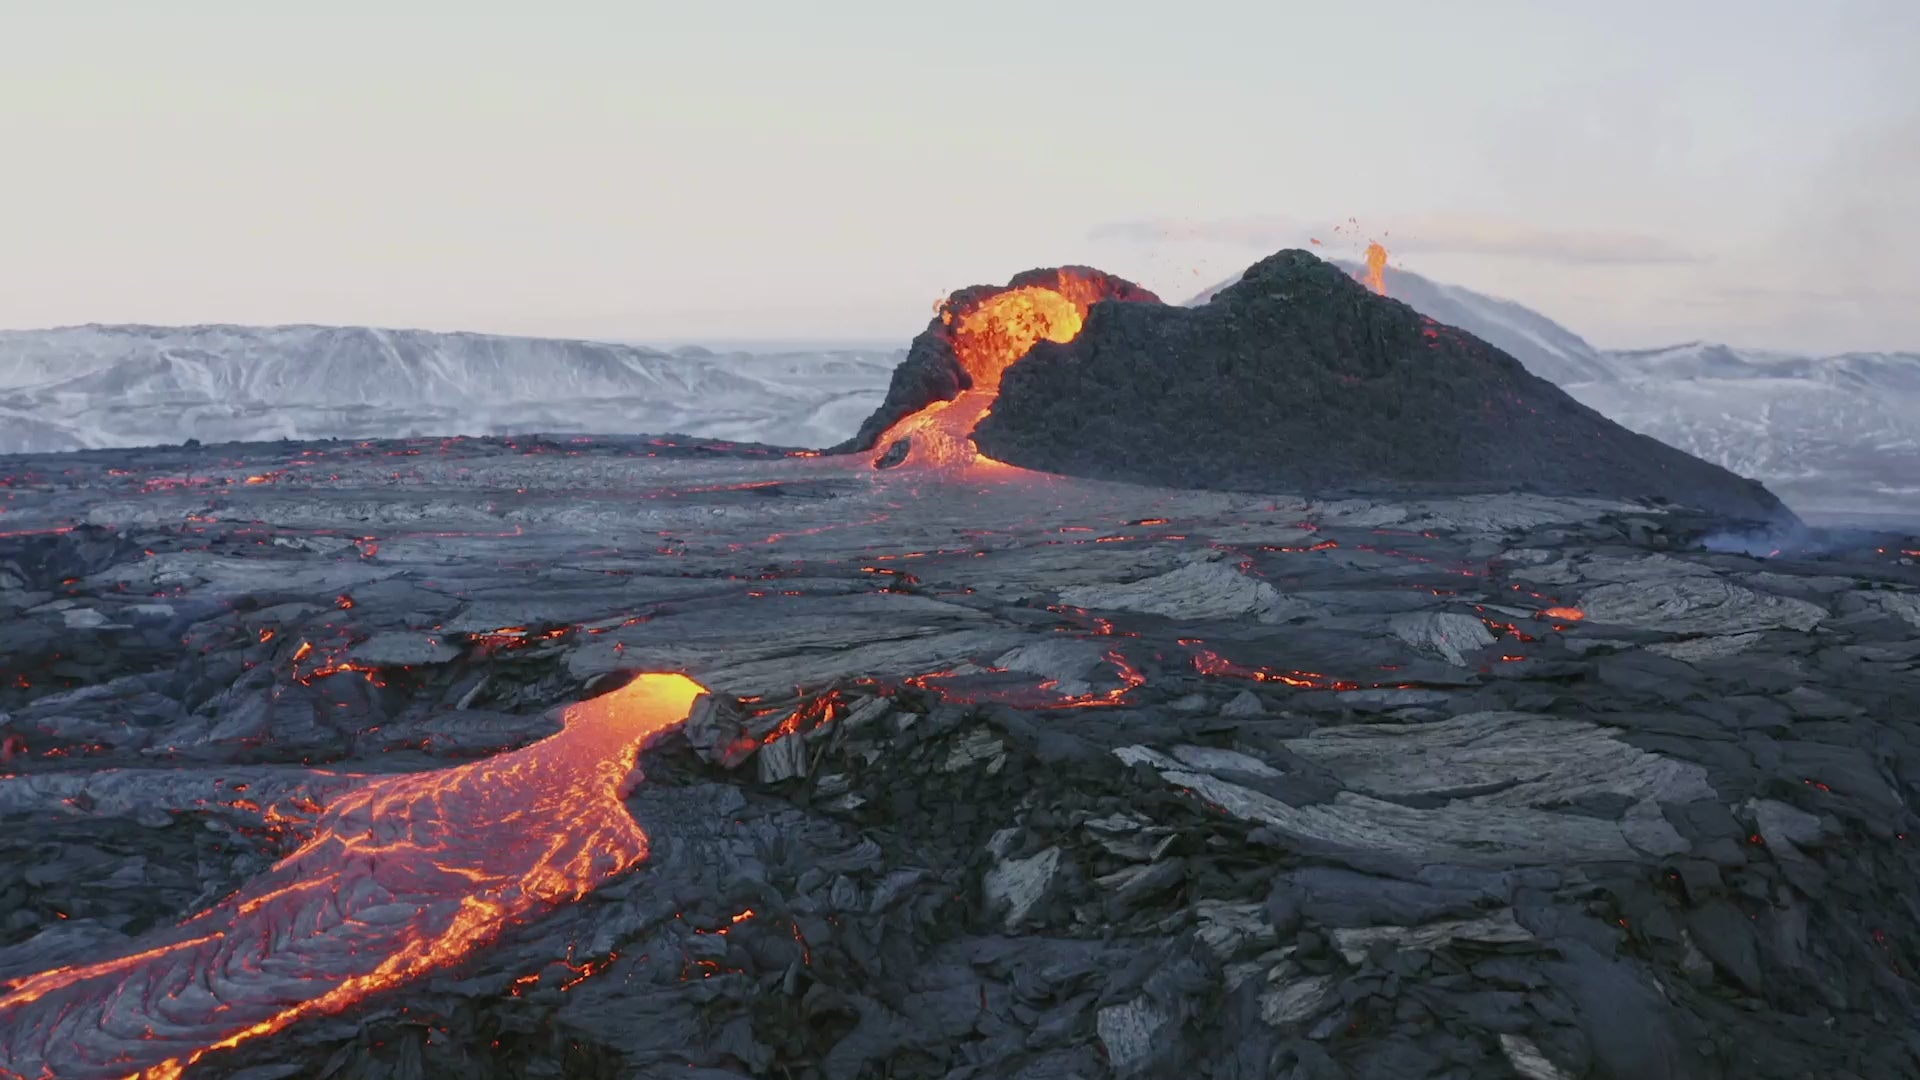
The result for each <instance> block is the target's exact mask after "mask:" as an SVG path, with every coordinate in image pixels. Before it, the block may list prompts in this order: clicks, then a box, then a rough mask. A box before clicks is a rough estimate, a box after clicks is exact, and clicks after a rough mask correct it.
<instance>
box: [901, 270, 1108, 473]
mask: <svg viewBox="0 0 1920 1080" xmlns="http://www.w3.org/2000/svg"><path fill="white" fill-rule="evenodd" d="M1109 295H1111V294H1110V292H1109V289H1108V286H1107V285H1106V284H1105V283H1104V282H1102V281H1100V280H1097V279H1096V278H1092V277H1086V276H1082V275H1080V274H1077V273H1075V272H1074V271H1072V270H1069V269H1062V270H1060V271H1058V273H1057V274H1056V276H1055V279H1054V283H1053V284H1052V285H1021V286H1017V287H1014V288H1009V289H1005V290H1002V291H1000V292H997V293H994V294H993V295H991V296H988V297H986V298H985V299H983V300H981V301H979V302H978V303H975V304H973V305H972V306H970V307H967V308H965V309H963V310H961V311H958V312H955V311H953V310H942V311H941V313H940V319H941V321H942V322H943V323H944V324H945V333H946V335H947V339H948V340H949V341H950V342H952V344H953V351H954V354H955V355H956V356H958V357H959V360H960V366H961V367H963V368H965V369H966V372H967V375H968V377H969V378H971V379H972V380H973V386H972V387H971V388H970V389H967V390H963V391H961V392H960V396H959V397H956V398H954V399H953V400H951V401H936V402H934V403H933V404H931V405H928V406H927V407H926V408H924V409H921V410H920V411H919V412H916V413H914V414H913V415H911V416H908V417H906V418H904V419H902V420H900V421H899V422H898V423H896V424H894V425H893V426H892V427H891V428H888V429H887V431H886V433H885V434H883V435H881V436H880V439H879V441H878V442H877V443H876V444H875V447H876V449H875V453H874V455H873V459H874V460H875V461H876V462H877V461H879V460H880V459H881V458H882V457H884V456H885V455H886V453H887V450H888V448H889V447H891V446H893V444H894V443H896V442H898V441H899V440H901V439H911V440H912V442H911V444H910V445H911V446H912V449H911V451H910V452H909V453H908V455H907V459H906V464H911V465H917V466H922V467H929V468H944V469H951V468H962V467H966V466H974V465H989V464H996V465H997V464H999V463H998V462H994V461H993V459H991V458H988V457H986V456H985V455H983V454H981V453H980V451H979V450H978V449H977V448H976V447H975V446H974V445H973V429H974V428H975V427H977V426H979V424H980V421H981V420H983V419H985V418H986V415H987V413H989V412H991V411H992V410H993V402H994V399H995V398H998V397H999V396H1000V376H1001V375H1002V374H1004V373H1005V372H1006V370H1007V368H1009V367H1012V366H1013V364H1014V362H1015V361H1017V360H1019V359H1020V358H1021V357H1023V356H1025V355H1027V350H1028V349H1031V348H1033V346H1034V345H1035V344H1036V343H1037V342H1040V341H1055V342H1067V341H1072V340H1073V339H1074V338H1075V337H1077V336H1079V334H1080V327H1081V326H1082V325H1084V324H1085V322H1086V318H1087V310H1088V309H1089V308H1091V307H1092V306H1093V305H1094V304H1095V303H1097V302H1099V301H1100V300H1103V299H1106V298H1107V297H1108V296H1109Z"/></svg>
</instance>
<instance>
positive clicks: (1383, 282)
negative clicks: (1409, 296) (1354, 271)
mask: <svg viewBox="0 0 1920 1080" xmlns="http://www.w3.org/2000/svg"><path fill="white" fill-rule="evenodd" d="M1367 288H1369V289H1372V290H1373V291H1374V292H1376V293H1379V294H1380V295H1381V296H1385V295H1387V249H1386V248H1383V247H1381V246H1380V244H1379V242H1378V241H1375V242H1373V243H1370V244H1368V245H1367Z"/></svg>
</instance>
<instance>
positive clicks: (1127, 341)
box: [974, 251, 1788, 519]
mask: <svg viewBox="0 0 1920 1080" xmlns="http://www.w3.org/2000/svg"><path fill="white" fill-rule="evenodd" d="M974 437H975V441H976V442H977V444H978V445H979V447H980V450H981V452H982V453H985V454H987V455H988V456H990V457H993V458H996V459H999V460H1001V461H1005V462H1008V463H1011V464H1014V465H1020V466H1024V467H1026V468H1031V469H1042V470H1046V471H1048V472H1056V473H1065V474H1068V475H1073V476H1083V477H1090V478H1097V479H1108V480H1126V481H1133V482H1137V483H1148V484H1160V485H1167V486H1172V487H1200V488H1213V489H1221V490H1242V491H1301V490H1309V491H1333V490H1373V491H1430V492H1431V491H1440V490H1451V491H1464V490H1513V489H1522V490H1535V491H1541V492H1548V493H1553V494H1562V495H1599V496H1607V497H1628V498H1646V497H1654V498H1664V499H1668V500H1672V501H1674V502H1677V503H1682V504H1686V505H1691V506H1696V507H1699V508H1702V509H1706V510H1710V511H1713V512H1716V513H1721V514H1727V515H1732V516H1736V517H1741V518H1760V519H1771V518H1777V517H1786V516H1788V512H1787V511H1786V510H1785V508H1784V507H1783V506H1782V505H1781V503H1780V501H1779V500H1778V499H1776V498H1774V496H1773V495H1772V494H1771V493H1770V492H1768V491H1767V490H1766V489H1765V488H1764V487H1762V486H1761V485H1760V484H1759V483H1758V482H1755V481H1752V480H1747V479H1743V478H1742V477H1739V476H1737V475H1735V474H1733V473H1731V472H1729V471H1727V470H1726V469H1723V468H1720V467H1719V466H1717V465H1712V464H1709V463H1708V462H1705V461H1701V460H1700V459H1698V458H1695V457H1692V456H1690V455H1688V454H1685V453H1683V452H1681V451H1679V450H1676V449H1674V448H1672V447H1669V446H1666V445H1664V444H1662V443H1660V442H1657V441H1655V440H1653V439H1651V438H1648V437H1646V436H1644V435H1638V434H1635V433H1633V432H1631V431H1628V430H1627V429H1626V428H1623V427H1621V426H1620V425H1618V424H1615V423H1613V422H1612V421H1610V420H1608V419H1607V418H1605V417H1604V416H1602V415H1600V414H1599V413H1597V412H1595V411H1593V410H1592V409H1589V408H1587V407H1586V406H1584V405H1581V404H1580V403H1579V402H1577V401H1575V400H1574V399H1573V398H1571V397H1569V396H1567V394H1565V393H1564V392H1562V391H1561V390H1560V389H1559V388H1558V387H1556V386H1554V385H1553V384H1551V383H1549V382H1547V381H1546V380H1544V379H1541V378H1538V377H1536V376H1534V375H1531V374H1529V373H1528V372H1527V371H1526V369H1525V368H1524V367H1522V366H1521V364H1520V362H1519V361H1517V360H1515V359H1513V358H1512V357H1511V356H1508V355H1507V354H1505V353H1503V352H1501V351H1500V350H1498V349H1496V348H1494V347H1493V346H1491V345H1488V344H1487V343H1486V342H1484V341H1481V340H1480V339H1478V338H1476V337H1473V336H1472V335H1470V334H1467V333H1465V332H1463V331H1460V330H1456V329H1454V328H1452V327H1449V326H1444V325H1442V324H1440V323H1436V322H1434V321H1432V320H1431V319H1427V318H1425V317H1423V316H1421V315H1420V314H1419V313H1417V312H1415V311H1414V310H1413V309H1412V308H1409V307H1407V306H1406V305H1404V304H1401V303H1399V302H1397V301H1395V300H1392V299H1389V298H1386V297H1380V296H1375V295H1374V294H1372V293H1370V292H1368V291H1367V289H1366V288H1365V287H1364V286H1362V285H1361V284H1359V283H1358V282H1356V281H1354V280H1353V279H1352V278H1349V277H1348V276H1347V275H1346V274H1344V273H1342V272H1341V271H1340V270H1339V269H1338V268H1337V267H1335V266H1332V265H1331V264H1328V263H1326V262H1322V261H1321V260H1320V259H1318V258H1316V257H1314V256H1313V255H1312V254H1310V253H1308V252H1305V251H1282V252H1280V253H1278V254H1276V255H1273V256H1271V257H1269V258H1266V259H1263V260H1262V261H1260V262H1258V263H1256V264H1254V265H1253V266H1252V267H1250V268H1249V269H1248V270H1247V272H1246V274H1245V276H1244V277H1242V279H1241V280H1240V281H1239V282H1237V283H1235V284H1234V285H1232V286H1230V287H1228V288H1226V289H1224V290H1222V291H1221V292H1220V293H1219V294H1218V295H1217V296H1215V297H1214V298H1213V300H1212V301H1211V302H1209V303H1207V304H1205V305H1203V306H1200V307H1197V308H1180V307H1172V306H1168V305H1163V304H1098V305H1095V306H1094V308H1093V310H1092V311H1091V312H1090V313H1089V315H1088V318H1087V322H1086V325H1085V327H1084V329H1083V330H1082V331H1081V332H1080V334H1079V335H1078V336H1076V337H1075V338H1074V339H1073V340H1071V341H1067V342H1064V343H1055V342H1048V341H1042V342H1040V343H1039V344H1037V345H1035V346H1034V348H1033V349H1032V351H1030V352H1029V353H1028V354H1027V355H1026V357H1025V358H1023V359H1022V360H1021V361H1020V362H1019V363H1017V364H1015V365H1013V366H1012V367H1011V368H1010V369H1009V370H1008V371H1007V373H1006V376H1005V380H1004V382H1003V384H1002V389H1001V394H1000V397H999V400H998V401H997V402H996V403H995V405H994V409H993V412H992V414H991V415H989V416H988V417H987V418H986V419H985V420H984V421H983V422H982V423H981V424H980V425H979V427H978V428H977V429H976V431H975V433H974Z"/></svg>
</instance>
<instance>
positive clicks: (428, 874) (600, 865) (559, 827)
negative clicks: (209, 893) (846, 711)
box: [0, 675, 704, 1080]
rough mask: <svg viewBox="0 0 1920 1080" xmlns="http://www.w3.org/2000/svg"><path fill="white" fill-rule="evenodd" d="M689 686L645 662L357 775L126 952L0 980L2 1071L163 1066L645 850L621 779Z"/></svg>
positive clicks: (419, 962)
mask: <svg viewBox="0 0 1920 1080" xmlns="http://www.w3.org/2000/svg"><path fill="white" fill-rule="evenodd" d="M703 692H704V691H703V689H702V687H701V686H700V685H699V684H698V683H695V682H694V681H693V680H691V679H689V678H687V677H685V676H683V675H643V676H641V677H639V678H638V679H636V680H635V681H634V682H633V683H631V684H629V685H628V686H626V687H624V688H622V689H620V690H618V691H615V692H614V693H611V694H608V695H606V696H604V697H600V698H595V699H593V700H591V701H587V702H583V703H581V704H577V705H574V706H572V707H570V708H568V709H567V710H566V713H565V716H564V721H565V727H564V728H563V729H562V730H561V731H560V732H559V733H558V734H556V735H553V736H551V737H549V738H547V739H544V740H542V741H540V742H538V743H535V744H533V745H532V746H529V747H526V748H525V749H522V750H517V751H514V752H511V753H507V754H501V755H499V756H497V757H494V758H490V759H487V760H485V761H478V762H474V763H471V764H468V765H462V766H460V767H457V768H452V769H445V770H440V771H435V772H425V773H414V774H410V775H400V776H382V777H377V778H370V779H368V780H366V781H365V782H364V783H362V784H361V785H360V786H358V787H355V788H353V789H351V790H349V791H347V792H346V793H345V794H343V795H340V796H338V797H336V798H335V799H333V800H332V802H331V804H330V805H328V806H327V807H326V808H325V811H324V813H323V814H322V815H320V816H319V817H318V819H317V821H315V822H313V824H312V825H311V826H310V827H311V829H312V830H313V831H312V837H311V839H309V840H308V841H307V842H306V843H305V844H303V845H302V846H301V847H300V848H299V849H298V850H297V851H295V852H294V853H293V854H291V855H289V856H287V857H286V858H285V859H282V860H281V861H280V862H279V863H277V864H275V866H274V867H273V868H272V869H271V870H269V871H268V872H267V873H265V874H264V875H262V876H261V877H260V878H259V879H257V880H255V881H254V882H252V883H250V884H249V885H248V886H247V887H246V888H244V889H242V890H241V891H240V892H239V893H236V894H235V895H233V896H231V897H229V898H228V899H227V900H225V901H224V902H222V903H221V904H220V905H218V906H217V907H214V908H211V909H209V910H207V911H204V912H202V913H200V914H199V915H196V916H194V917H193V918H190V919H188V920H187V921H186V922H184V923H181V924H180V925H179V926H177V927H173V928H171V929H169V930H165V931H160V932H156V933H153V934H150V935H148V936H146V937H145V938H142V939H139V940H138V941H136V942H134V943H133V947H131V948H130V949H129V950H128V951H127V952H126V953H125V954H124V955H122V956H120V957H118V958H115V959H111V960H105V961H101V962H99V963H93V964H86V965H81V966H75V967H63V968H55V969H53V970H51V971H46V972H42V973H41V974H39V975H34V976H30V977H28V978H25V979H21V980H19V981H17V982H15V983H13V984H12V985H10V986H6V987H5V988H4V989H5V993H4V994H3V995H0V1076H5V1075H23V1076H61V1077H67V1078H73V1080H79V1078H84V1077H120V1076H127V1075H128V1074H129V1073H138V1074H141V1075H145V1076H150V1077H167V1078H171V1077H178V1076H179V1075H180V1074H181V1073H182V1072H183V1071H184V1070H185V1069H186V1068H187V1067H188V1066H190V1065H192V1064H193V1063H194V1062H196V1061H198V1060H199V1059H200V1058H201V1057H203V1056H205V1055H206V1054H207V1053H209V1052H211V1051H214V1050H220V1049H225V1048H228V1047H232V1046H236V1045H238V1044H240V1043H242V1042H244V1041H246V1040H248V1039H253V1038H257V1037H259V1036H263V1035H271V1034H273V1033H274V1032H276V1031H280V1030H281V1029H283V1028H285V1027H287V1026H288V1025H290V1024H293V1023H295V1022H297V1021H299V1020H302V1019H304V1018H307V1017H311V1016H315V1015H319V1014H324V1013H332V1012H338V1011H339V1010H341V1009H344V1008H347V1007H349V1006H351V1005H354V1004H355V1003H357V1002H360V1001H362V1000H364V999H366V998H368V997H370V996H372V995H374V994H377V993H379V992H381V991H383V990H387V989H389V988H392V987H394V986H398V985H400V984H401V983H404V982H407V981H408V980H411V979H415V978H418V977H419V976H421V975H423V974H425V973H427V972H429V971H433V970H435V969H438V968H444V967H447V966H449V965H451V964H454V963H456V962H458V961H460V960H461V959H463V958H464V957H466V956H467V954H469V953H470V952H472V951H473V950H474V949H475V948H477V947H478V946H480V945H482V944H484V943H485V942H487V941H489V940H491V939H492V938H494V937H495V936H496V935H498V934H499V933H500V931H502V930H503V929H505V928H506V927H508V926H510V925H512V924H514V923H517V922H522V921H525V920H526V919H528V918H529V917H532V916H535V915H537V914H539V913H540V912H542V911H544V910H546V909H549V908H551V907H553V906H554V905H557V904H563V903H566V902H568V901H572V900H576V899H579V898H580V897H581V896H583V895H585V894H586V893H587V892H588V891H590V890H591V889H593V888H594V887H595V886H596V885H598V884H600V883H601V882H604V881H606V880H607V879H609V878H611V877H613V876H615V875H617V874H620V873H622V872H624V871H626V870H628V869H630V868H632V867H633V866H635V865H636V864H638V863H639V862H641V861H642V860H644V859H645V858H646V856H647V847H648V841H647V834H646V833H645V832H644V831H642V829H641V828H640V826H639V824H638V823H636V822H635V821H634V820H633V818H632V816H631V815H629V814H628V813H627V810H626V807H625V805H624V804H623V802H622V796H623V795H624V794H625V790H626V788H627V786H628V780H629V777H630V775H631V774H632V770H633V766H634V761H635V759H636V757H637V755H638V754H639V749H640V746H641V744H642V743H643V742H645V741H646V740H647V739H648V738H650V737H652V736H654V735H657V734H658V733H660V732H662V731H665V730H667V729H669V728H672V727H674V726H676V725H678V724H680V723H681V722H682V721H684V720H685V719H686V716H687V712H688V710H689V709H690V708H691V707H692V705H693V702H694V699H695V698H697V697H698V696H699V695H700V694H701V693H703Z"/></svg>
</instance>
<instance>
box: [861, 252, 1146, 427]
mask: <svg viewBox="0 0 1920 1080" xmlns="http://www.w3.org/2000/svg"><path fill="white" fill-rule="evenodd" d="M1062 273H1070V274H1072V275H1073V276H1075V277H1078V278H1081V279H1083V280H1089V281H1094V282H1098V283H1099V287H1100V291H1101V292H1102V293H1104V294H1105V295H1107V296H1108V297H1110V298H1112V299H1114V300H1118V301H1124V302H1146V303H1152V304H1158V303H1159V302H1160V298H1159V297H1157V296H1155V295H1154V294H1153V293H1151V292H1148V291H1147V290H1146V289H1143V288H1141V287H1140V286H1138V285H1135V284H1134V283H1133V282H1131V281H1127V280H1125V279H1124V278H1117V277H1114V276H1113V275H1112V274H1107V273H1103V272H1101V271H1099V270H1095V269H1093V268H1092V267H1088V266H1062V267H1058V268H1055V269H1035V270H1027V271H1024V272H1022V273H1019V274H1015V275H1014V276H1013V279H1012V280H1010V281H1008V282H1007V283H1006V284H1005V285H973V286H969V287H967V288H964V289H960V290H958V291H956V292H954V293H953V294H952V295H950V296H948V297H947V301H946V303H945V304H942V305H941V307H940V312H939V313H936V314H935V315H934V317H933V318H931V319H929V320H927V328H926V329H925V330H922V331H921V332H920V336H918V337H916V338H914V339H913V344H912V345H911V346H910V347H909V348H908V349H907V358H906V359H905V360H902V361H901V362H900V366H899V367H896V368H894V369H893V379H892V381H891V382H889V383H888V384H887V396H886V398H885V399H884V400H882V401H881V403H880V407H879V408H878V409H876V410H874V412H873V415H872V416H869V417H867V419H866V422H865V423H863V424H861V425H860V430H859V431H858V432H857V433H855V435H854V436H853V438H851V439H848V440H847V441H846V442H843V443H840V444H839V445H837V446H834V447H832V448H831V449H829V450H828V451H827V452H828V453H830V454H851V453H858V452H860V451H863V450H871V449H873V448H874V443H875V441H876V440H878V439H879V438H880V436H881V435H882V434H883V433H885V432H886V430H887V429H888V428H890V427H892V426H893V425H894V424H897V423H899V422H900V421H901V420H904V419H905V418H907V417H909V416H912V415H913V414H914V413H917V412H919V411H920V410H921V409H924V408H926V407H927V406H929V405H931V404H933V403H934V402H936V401H952V400H953V399H954V398H956V397H959V396H960V392H961V391H963V390H969V389H972V387H973V377H972V376H971V375H969V374H967V370H966V368H964V367H962V366H961V365H960V357H959V356H958V355H956V354H955V352H954V350H953V339H952V337H951V335H950V333H949V329H948V328H949V325H950V324H949V322H948V319H947V317H946V316H947V315H949V314H950V315H951V316H953V317H957V316H959V315H961V314H964V313H965V312H967V311H968V310H969V309H971V308H973V307H975V306H977V305H978V304H980V302H981V301H983V300H986V299H988V298H989V297H992V296H994V295H995V294H997V293H1003V292H1007V291H1008V290H1011V289H1018V288H1021V287H1022V286H1027V285H1052V284H1053V283H1054V282H1055V281H1057V280H1059V277H1060V275H1061V274H1062Z"/></svg>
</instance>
